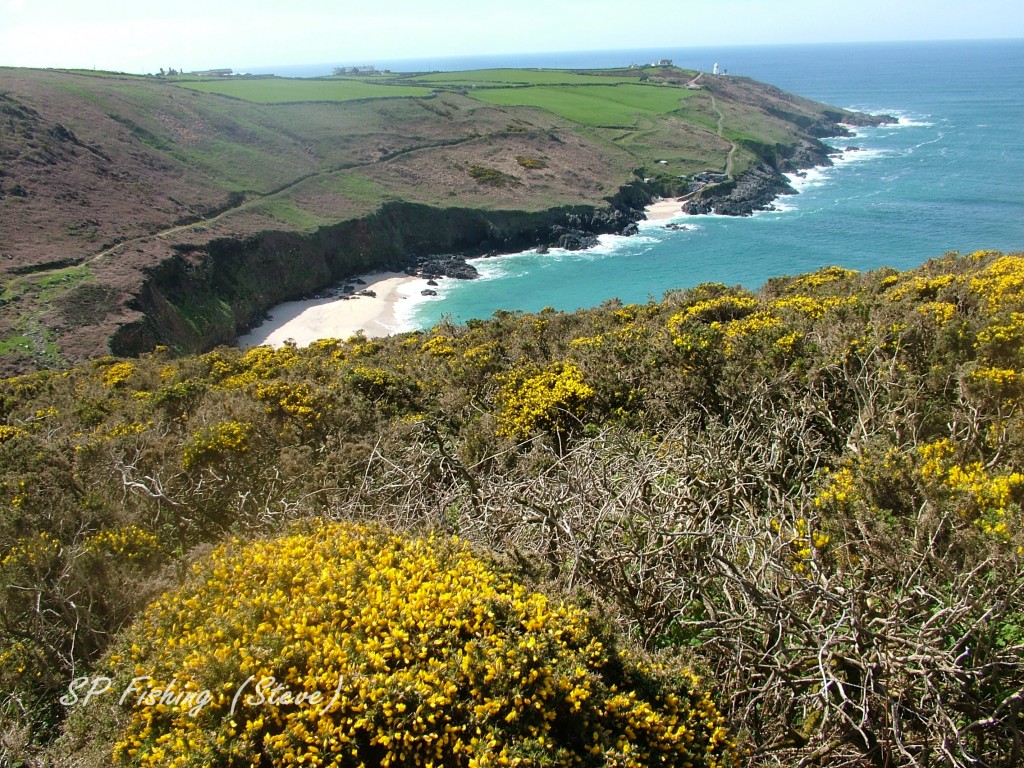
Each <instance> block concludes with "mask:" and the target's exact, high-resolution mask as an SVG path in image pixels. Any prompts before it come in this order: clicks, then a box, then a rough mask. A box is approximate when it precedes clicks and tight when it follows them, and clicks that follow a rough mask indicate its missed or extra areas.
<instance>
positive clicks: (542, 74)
mask: <svg viewBox="0 0 1024 768" xmlns="http://www.w3.org/2000/svg"><path fill="white" fill-rule="evenodd" d="M411 80H412V81H413V82H419V83H429V84H431V85H457V86H467V85H468V86H477V85H607V84H617V83H636V82H639V80H640V72H639V71H638V72H637V74H636V75H635V76H632V77H622V76H617V75H600V74H592V75H591V74H578V73H576V72H570V71H567V70H557V69H477V70H472V71H469V72H435V73H432V74H429V75H419V76H418V77H414V78H411Z"/></svg>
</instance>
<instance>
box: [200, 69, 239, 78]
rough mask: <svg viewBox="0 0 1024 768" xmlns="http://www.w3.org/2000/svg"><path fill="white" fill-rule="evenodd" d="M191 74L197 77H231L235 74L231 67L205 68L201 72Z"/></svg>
mask: <svg viewBox="0 0 1024 768" xmlns="http://www.w3.org/2000/svg"><path fill="white" fill-rule="evenodd" d="M192 74H193V75H197V76H198V77H231V75H233V74H235V71H234V70H233V69H206V70H203V71H202V72H193V73H192Z"/></svg>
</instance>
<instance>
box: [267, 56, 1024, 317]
mask: <svg viewBox="0 0 1024 768" xmlns="http://www.w3.org/2000/svg"><path fill="white" fill-rule="evenodd" d="M664 57H668V58H672V59H673V60H674V61H675V63H676V64H677V65H679V66H682V67H687V68H695V69H702V70H705V71H710V69H711V68H712V66H713V65H714V64H715V63H716V62H717V63H718V64H719V66H720V67H721V68H723V69H724V70H726V71H727V72H729V73H730V74H734V75H745V76H749V77H753V78H755V79H758V80H762V81H765V82H768V83H772V84H773V85H776V86H778V87H780V88H783V89H785V90H788V91H792V92H794V93H798V94H800V95H802V96H807V97H809V98H813V99H818V100H820V101H824V102H827V103H829V104H833V105H836V106H840V107H848V108H851V109H856V110H863V111H867V112H884V113H889V114H893V115H896V116H898V117H899V118H900V122H899V125H895V126H885V127H880V128H873V129H860V130H859V132H858V135H857V136H856V137H855V138H841V139H835V140H834V141H833V146H836V147H838V148H840V149H843V148H846V147H848V146H855V147H857V148H858V149H857V151H849V152H844V154H843V156H842V158H841V159H840V160H839V161H838V162H837V163H836V165H835V166H833V167H831V168H825V169H819V170H815V171H812V172H810V173H809V174H808V175H807V177H806V178H803V179H796V186H797V188H798V189H799V190H800V194H798V195H795V196H787V197H784V198H781V199H780V200H779V202H778V203H777V205H778V207H779V209H780V210H779V211H777V212H765V213H760V214H757V215H755V216H753V217H749V218H729V217H719V216H698V217H683V218H681V219H679V220H678V221H679V223H682V224H685V225H686V226H687V227H688V229H687V230H686V231H679V232H673V231H670V230H667V229H665V228H664V226H663V224H656V223H646V224H644V225H642V227H641V233H640V235H638V236H635V237H631V238H622V237H605V238H603V239H602V243H601V246H600V247H598V248H595V249H592V250H589V251H584V252H578V253H568V252H558V251H552V252H551V253H550V254H548V255H544V256H540V255H538V254H536V253H533V252H526V253H523V254H514V255H510V256H502V257H498V258H493V259H482V260H478V261H476V262H475V264H476V266H477V268H478V269H479V270H480V272H481V274H482V277H481V279H478V280H473V281H465V282H463V281H453V280H444V281H441V286H440V287H439V289H438V290H439V295H438V296H437V297H436V298H431V299H425V300H423V301H409V302H403V303H402V305H401V312H402V313H403V314H402V316H401V317H400V318H399V319H400V320H401V322H402V327H403V328H414V327H429V326H431V325H433V324H435V323H437V322H438V321H440V320H441V319H442V318H449V319H452V320H455V321H465V320H467V319H470V318H477V317H489V316H490V315H491V314H493V313H494V312H495V311H496V310H499V309H506V310H515V309H521V310H525V311H535V310H539V309H541V308H543V307H546V306H551V307H554V308H556V309H563V310H573V309H576V308H579V307H590V306H596V305H598V304H600V303H602V302H604V301H606V300H608V299H611V298H619V299H621V300H622V301H624V302H627V303H628V302H644V301H647V300H648V299H651V298H654V299H657V298H660V297H661V296H662V295H663V294H664V293H665V291H668V290H672V289H679V288H686V287H690V286H693V285H696V284H698V283H701V282H705V281H717V282H723V283H727V284H730V285H734V284H740V285H743V286H745V287H748V288H756V287H757V286H760V285H761V284H763V283H764V282H765V281H766V280H767V279H768V278H770V277H773V276H776V275H784V274H794V273H801V272H807V271H811V270H815V269H818V268H820V267H823V266H827V265H830V264H837V265H841V266H844V267H848V268H853V269H860V270H866V269H873V268H876V267H881V266H892V267H896V268H910V267H914V266H917V265H919V264H921V263H922V262H924V261H926V260H927V259H929V258H932V257H936V256H941V255H942V254H944V253H945V252H947V251H961V252H970V251H973V250H978V249H983V248H984V249H996V250H1003V251H1018V250H1024V40H1007V41H971V42H966V41H965V42H941V43H940V42H933V43H864V44H834V45H816V46H764V47H736V48H705V49H698V48H690V49H682V50H650V51H598V52H589V53H578V52H577V53H552V54H529V55H524V56H486V57H464V58H457V59H453V58H450V59H434V60H407V61H390V62H388V61H379V62H339V63H347V64H374V65H375V66H377V67H378V68H382V69H383V68H387V69H391V70H393V71H426V70H459V69H475V68H485V67H554V68H571V67H613V66H622V65H624V64H629V63H632V62H649V61H653V60H655V59H660V58H664ZM330 66H331V65H320V66H315V67H305V68H296V67H292V68H264V70H263V71H273V72H275V73H276V74H280V75H290V76H305V77H309V76H317V75H324V74H328V73H329V72H330ZM258 70H259V68H254V70H253V71H258Z"/></svg>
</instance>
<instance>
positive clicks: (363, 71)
mask: <svg viewBox="0 0 1024 768" xmlns="http://www.w3.org/2000/svg"><path fill="white" fill-rule="evenodd" d="M334 74H335V75H375V74H377V68H376V67H369V66H368V67H335V68H334Z"/></svg>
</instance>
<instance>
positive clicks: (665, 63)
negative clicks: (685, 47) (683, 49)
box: [651, 59, 672, 67]
mask: <svg viewBox="0 0 1024 768" xmlns="http://www.w3.org/2000/svg"><path fill="white" fill-rule="evenodd" d="M651 66H652V67H671V66H672V59H658V60H657V61H656V62H654V63H653V64H651Z"/></svg>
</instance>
